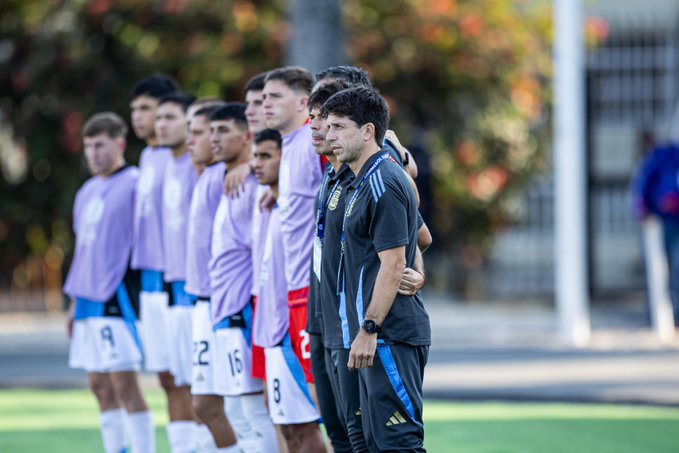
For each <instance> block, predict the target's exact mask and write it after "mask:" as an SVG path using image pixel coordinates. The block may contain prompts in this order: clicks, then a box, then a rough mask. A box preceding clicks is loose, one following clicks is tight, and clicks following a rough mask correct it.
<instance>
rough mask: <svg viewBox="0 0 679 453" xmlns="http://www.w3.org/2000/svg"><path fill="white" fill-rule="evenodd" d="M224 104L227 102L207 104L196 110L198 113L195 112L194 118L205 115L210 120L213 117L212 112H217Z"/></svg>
mask: <svg viewBox="0 0 679 453" xmlns="http://www.w3.org/2000/svg"><path fill="white" fill-rule="evenodd" d="M224 104H225V103H223V104H221V105H216V104H212V105H206V106H205V107H201V108H199V109H198V110H197V111H196V113H194V114H193V116H194V118H195V117H196V116H204V117H205V118H206V119H207V120H208V121H210V118H212V114H213V113H215V112H216V111H217V110H219V109H220V108H222V107H224Z"/></svg>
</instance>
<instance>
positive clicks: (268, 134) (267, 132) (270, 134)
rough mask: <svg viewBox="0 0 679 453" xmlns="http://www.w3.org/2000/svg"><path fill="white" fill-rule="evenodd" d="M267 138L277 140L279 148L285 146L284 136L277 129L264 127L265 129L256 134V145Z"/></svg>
mask: <svg viewBox="0 0 679 453" xmlns="http://www.w3.org/2000/svg"><path fill="white" fill-rule="evenodd" d="M267 140H271V141H274V142H276V145H278V148H279V149H282V148H283V137H282V136H281V133H280V132H278V131H277V130H276V129H264V130H263V131H259V132H257V135H255V145H259V144H260V143H262V142H265V141H267Z"/></svg>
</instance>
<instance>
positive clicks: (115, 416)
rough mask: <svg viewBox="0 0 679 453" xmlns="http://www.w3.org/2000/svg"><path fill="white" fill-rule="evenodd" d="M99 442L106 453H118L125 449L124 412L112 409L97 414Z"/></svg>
mask: <svg viewBox="0 0 679 453" xmlns="http://www.w3.org/2000/svg"><path fill="white" fill-rule="evenodd" d="M99 420H100V422H101V426H100V427H99V429H100V431H101V440H102V441H103V442H104V451H105V452H106V453H120V452H121V451H124V450H125V449H126V448H127V442H126V441H125V410H124V409H112V410H110V411H104V412H102V413H101V414H99Z"/></svg>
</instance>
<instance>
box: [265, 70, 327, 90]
mask: <svg viewBox="0 0 679 453" xmlns="http://www.w3.org/2000/svg"><path fill="white" fill-rule="evenodd" d="M270 80H280V81H281V82H283V83H284V84H285V85H287V86H288V87H289V88H290V89H291V90H293V91H295V92H298V93H305V94H309V93H311V89H312V88H313V87H314V82H315V80H314V76H313V75H311V73H310V72H309V71H307V70H306V69H304V68H302V67H301V66H285V67H283V68H277V69H274V70H272V71H269V72H268V73H267V74H266V78H265V79H264V83H266V82H268V81H270Z"/></svg>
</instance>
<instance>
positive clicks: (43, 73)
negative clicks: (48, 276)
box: [0, 0, 600, 285]
mask: <svg viewBox="0 0 679 453" xmlns="http://www.w3.org/2000/svg"><path fill="white" fill-rule="evenodd" d="M550 5H551V2H549V1H548V0H535V1H531V2H528V1H525V0H522V1H515V2H507V1H505V0H345V1H343V2H341V3H340V2H339V0H287V1H286V0H274V1H263V0H225V1H221V2H214V1H211V0H191V1H189V0H163V1H160V0H153V1H152V0H117V1H114V0H50V1H46V0H4V1H3V6H2V9H0V166H1V167H2V178H0V190H1V192H0V269H10V270H11V271H12V273H10V274H6V273H5V274H2V273H1V272H0V285H3V284H6V283H8V282H7V281H2V279H4V280H7V279H12V280H13V281H14V284H21V285H25V284H30V281H31V275H29V274H30V272H28V270H26V269H28V267H26V266H24V268H22V271H21V272H18V271H16V269H17V266H19V265H20V264H21V262H22V260H23V259H24V257H26V256H29V255H32V256H35V257H40V258H41V259H43V260H44V263H45V265H46V266H48V267H50V266H51V267H55V266H56V267H59V266H60V265H61V263H62V262H63V261H64V259H66V260H67V259H68V258H67V257H68V254H69V253H70V250H71V246H72V245H71V241H72V239H71V234H70V211H71V203H72V200H73V196H74V193H75V191H76V190H77V188H78V187H79V185H80V184H81V183H82V182H83V180H84V179H85V178H86V177H87V174H86V172H85V169H84V166H83V165H82V159H81V157H80V155H79V150H80V128H81V126H82V124H83V121H84V120H85V118H86V117H87V116H89V115H91V114H92V113H94V112H96V111H99V110H104V109H109V110H114V111H116V112H119V113H121V114H123V116H125V117H127V116H128V105H127V103H128V93H129V90H130V87H131V86H132V84H133V83H134V81H136V80H137V79H139V78H141V77H143V76H145V75H147V74H149V73H150V72H153V71H163V72H168V73H170V74H172V75H174V76H176V77H177V79H178V80H179V81H180V83H181V84H182V86H183V87H184V88H185V89H186V90H187V91H190V92H192V93H194V94H196V95H198V96H223V97H224V98H228V99H239V98H241V97H242V86H243V83H244V82H245V81H246V80H247V78H249V77H250V76H251V75H253V74H255V73H258V72H260V71H263V70H266V69H270V68H273V67H276V66H279V65H281V64H283V63H284V60H285V58H284V49H285V47H286V45H288V44H289V49H288V50H289V52H290V53H289V54H288V56H289V61H290V62H291V63H296V64H303V65H306V66H308V67H309V68H310V69H312V70H316V69H319V68H321V67H323V66H326V65H330V64H337V63H340V62H342V60H343V59H344V56H343V55H344V50H345V49H344V48H343V46H342V45H339V43H341V42H342V39H343V38H342V36H343V35H342V24H343V25H344V29H345V35H346V38H347V46H346V51H347V52H348V55H349V61H351V62H353V63H355V64H357V65H360V66H364V67H365V68H367V69H368V70H369V72H370V73H371V75H372V76H373V78H374V80H375V83H376V85H377V86H378V87H379V88H380V89H381V91H382V92H383V93H384V94H385V95H386V96H387V97H388V99H389V101H390V104H391V107H392V113H393V118H394V119H393V123H394V128H395V129H396V130H397V132H398V134H399V136H400V137H401V139H402V141H403V142H404V143H408V144H410V145H411V146H413V149H424V150H426V151H427V153H428V154H427V155H428V156H430V158H431V164H430V165H428V163H427V162H423V163H422V164H421V169H422V170H423V173H426V172H427V168H428V167H429V168H431V173H432V191H431V194H432V195H431V197H430V198H431V199H427V198H425V199H424V200H423V203H424V204H425V205H426V204H427V203H430V204H431V207H432V212H433V218H431V219H429V220H430V222H431V224H432V226H433V227H434V229H435V232H437V236H438V246H439V248H438V249H439V250H445V251H446V252H447V253H448V254H449V255H450V256H454V257H460V259H461V261H462V264H463V265H464V266H466V267H467V268H475V267H478V266H479V265H481V263H482V262H483V256H484V253H485V251H486V250H487V247H488V245H489V244H490V242H491V239H492V236H493V233H494V232H495V231H497V229H498V228H502V227H503V226H505V225H507V224H508V223H510V222H511V221H512V220H513V218H514V215H515V214H514V213H515V209H514V208H513V206H516V200H517V196H518V195H517V194H518V193H519V189H520V188H521V187H522V186H523V185H524V184H525V182H526V181H527V180H528V178H529V177H530V175H531V173H533V172H534V171H535V170H536V169H538V168H540V167H541V166H542V165H543V163H544V157H543V153H542V150H543V149H544V148H545V146H544V143H545V142H544V140H543V138H544V136H545V135H546V132H547V127H546V125H547V124H548V122H547V119H548V115H547V111H548V109H546V108H545V105H548V103H549V91H548V86H547V82H548V80H549V77H550V71H551V52H550V33H551V10H550ZM340 6H341V12H342V14H341V16H340V15H339V14H338V11H339V8H340ZM599 28H600V27H599ZM293 30H294V32H295V33H293ZM323 49H325V50H323ZM327 49H332V50H333V51H332V52H330V51H328V50H327ZM130 145H131V146H130V153H129V160H130V161H132V162H136V156H137V153H138V151H139V149H140V148H141V144H140V143H138V142H137V141H136V140H135V139H134V137H130ZM424 176H426V174H425V175H424ZM425 192H426V191H425ZM8 275H9V276H8Z"/></svg>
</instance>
